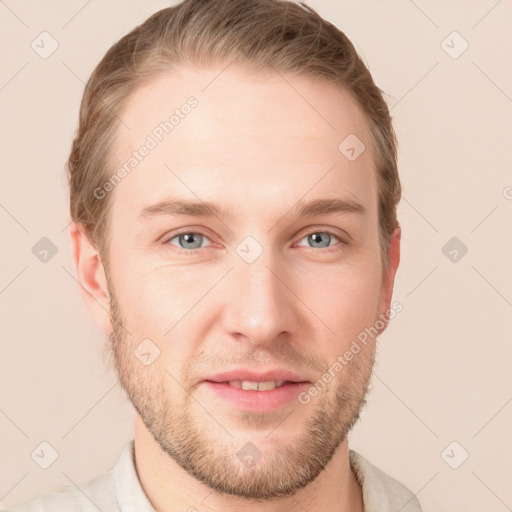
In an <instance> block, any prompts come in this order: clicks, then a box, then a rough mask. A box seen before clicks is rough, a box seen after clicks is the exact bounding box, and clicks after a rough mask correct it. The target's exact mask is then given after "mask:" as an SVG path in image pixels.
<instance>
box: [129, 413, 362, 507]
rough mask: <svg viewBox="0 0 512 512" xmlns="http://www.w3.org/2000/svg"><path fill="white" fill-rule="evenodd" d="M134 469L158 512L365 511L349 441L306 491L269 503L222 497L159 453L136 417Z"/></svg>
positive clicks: (164, 454) (142, 424) (138, 417)
mask: <svg viewBox="0 0 512 512" xmlns="http://www.w3.org/2000/svg"><path fill="white" fill-rule="evenodd" d="M135 465H136V470H137V474H138V477H139V480H140V482H141V485H142V488H143V489H144V492H145V494H146V496H147V497H148V499H149V501H150V502H151V504H152V506H153V508H154V509H155V510H156V511H157V512H171V511H175V510H190V511H193V510H197V511H200V512H213V511H215V512H219V511H221V510H222V511H223V512H233V511H235V510H236V511H240V512H252V511H256V510H257V511H258V512H278V511H282V510H286V511H290V512H296V511H297V512H298V511H301V512H303V511H304V510H308V512H320V511H321V512H349V511H350V512H364V507H363V496H362V489H361V486H360V485H359V483H358V481H357V479H356V477H355V475H354V472H353V471H352V470H351V468H350V462H349V457H348V441H347V440H345V441H344V442H343V443H342V444H341V445H340V446H339V447H338V449H337V450H336V452H335V454H334V456H333V457H332V459H331V460H330V461H329V463H328V464H327V466H326V467H325V469H324V470H323V471H322V472H321V473H320V474H319V475H318V477H317V478H316V479H315V480H313V481H312V482H310V483H309V484H308V485H307V486H306V487H304V488H302V489H300V490H299V491H297V492H296V493H295V494H294V495H293V496H290V497H284V498H278V499H274V500H269V501H265V502H258V501H253V500H246V499H243V498H238V497H234V496H226V495H222V494H218V493H217V492H215V491H212V489H210V488H209V487H208V486H206V485H205V484H203V483H202V482H200V481H198V480H196V479H195V478H194V477H193V476H191V475H190V474H189V473H187V472H186V471H185V470H184V469H183V468H182V467H181V466H179V465H178V464H177V463H176V462H175V461H174V459H172V458H171V457H170V456H168V455H167V454H166V453H165V452H163V451H162V450H161V448H160V446H159V445H158V443H157V442H156V441H155V439H154V438H153V436H152V435H151V433H150V432H149V431H148V430H147V428H146V426H145V425H144V423H143V421H142V420H141V418H140V416H139V415H138V414H136V420H135Z"/></svg>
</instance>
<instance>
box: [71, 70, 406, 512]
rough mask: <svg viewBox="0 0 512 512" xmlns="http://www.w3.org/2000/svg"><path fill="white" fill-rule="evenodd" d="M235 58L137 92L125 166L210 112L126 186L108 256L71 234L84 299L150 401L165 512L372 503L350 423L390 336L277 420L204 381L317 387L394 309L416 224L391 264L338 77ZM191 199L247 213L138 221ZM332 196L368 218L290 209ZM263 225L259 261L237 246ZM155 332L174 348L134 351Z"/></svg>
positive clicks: (361, 125)
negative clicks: (156, 138) (231, 375)
mask: <svg viewBox="0 0 512 512" xmlns="http://www.w3.org/2000/svg"><path fill="white" fill-rule="evenodd" d="M221 69H222V68H221V67H219V68H218V69H212V70H198V69H194V70H193V69H182V70H181V71H180V73H179V74H177V73H175V74H173V75H171V74H167V75H163V76H160V77H159V78H158V79H155V80H154V81H153V82H152V83H151V84H149V85H147V86H145V87H144V88H141V89H140V90H138V91H136V93H135V94H134V96H133V97H132V98H131V100H130V102H129V104H128V106H127V108H126V110H125V112H124V113H123V115H122V119H123V121H124V123H126V124H127V125H128V126H129V127H130V128H131V130H127V129H125V128H123V127H122V126H120V128H119V134H118V137H117V142H116V146H115V151H114V152H113V155H114V160H115V166H120V165H122V163H123V162H124V161H126V159H127V158H128V157H129V155H130V154H131V152H132V151H134V150H135V149H136V148H138V147H140V145H141V144H143V143H144V140H145V139H146V137H147V135H148V134H150V133H151V131H152V130H153V129H154V127H155V126H157V125H158V124H159V123H160V122H161V121H163V120H164V119H166V118H168V116H169V115H170V113H171V112H172V111H173V110H174V109H175V108H177V107H179V106H180V105H182V104H183V103H185V101H186V100H187V98H188V97H190V96H194V97H195V98H196V99H197V100H198V106H197V107H196V108H195V109H193V110H192V112H191V113H190V114H189V115H188V116H186V117H185V118H184V119H182V120H181V121H180V124H179V125H178V126H177V127H175V129H174V130H173V131H172V133H171V134H170V135H168V136H167V137H165V138H164V140H163V141H162V142H161V143H160V144H159V145H158V146H157V147H156V148H155V149H153V150H152V151H151V152H150V154H149V155H148V156H147V157H146V158H144V160H143V161H141V162H140V163H139V164H138V166H137V167H136V169H135V170H133V171H132V172H131V173H130V174H129V175H128V176H127V177H126V178H124V179H123V180H122V181H121V182H120V183H119V184H118V185H117V186H116V187H115V189H114V190H113V191H112V192H110V193H112V194H114V196H113V206H112V211H111V218H110V222H111V224H110V228H111V231H110V239H109V244H108V254H106V255H100V254H99V253H98V251H97V250H96V248H95V247H93V246H92V245H91V244H90V243H89V240H88V239H87V237H86V236H85V235H84V234H83V232H82V230H81V229H80V226H77V225H73V227H72V231H71V235H72V242H73V247H74V259H75V263H76V268H77V275H78V278H79V281H80V283H81V285H82V293H83V297H84V300H85V301H86V304H87V306H88V309H89V311H90V313H91V315H92V317H93V318H94V320H95V322H96V323H97V325H98V326H99V327H100V328H101V329H102V330H104V331H105V332H106V333H108V334H109V336H110V340H111V350H112V356H113V361H114V364H115V367H116V371H117V373H118V375H119V378H120V380H121V383H122V385H123V387H124V389H125V390H126V392H127V395H128V397H129V399H130V400H131V402H132V404H133V405H134V407H135V409H136V411H137V415H136V422H135V457H136V468H137V472H138V475H139V478H140V480H141V483H142V486H143V488H144V491H145V492H146V494H147V496H148V498H149V500H150V501H151V503H152V504H153V506H154V507H155V509H156V510H158V511H162V512H165V511H173V510H188V509H189V507H195V509H197V510H199V511H213V510H215V511H220V510H223V511H225V510H228V511H235V510H236V511H252V510H258V511H263V512H273V511H282V510H287V511H296V510H297V511H298V510H304V509H306V510H308V511H309V512H316V511H323V512H325V511H334V510H336V511H351V512H354V511H356V512H357V511H362V510H363V501H362V492H361V487H360V485H359V483H358V482H357V480H356V478H355V476H354V474H353V472H352V471H351V469H350V465H349V458H348V437H347V434H348V432H349V430H350V428H351V427H352V426H353V424H354V422H355V421H356V420H357V419H358V416H359V412H360V410H361V407H362V406H363V405H364V401H365V395H366V392H367V388H368V382H369V380H370V377H371V372H372V365H373V362H374V355H375V341H376V339H375V338H373V339H371V340H369V343H368V344H367V345H366V346H365V347H364V349H363V350H362V351H361V352H360V353H359V354H357V355H356V356H354V358H353V360H352V361H351V362H350V363H349V364H348V365H347V366H346V367H345V368H344V369H343V371H340V372H338V373H335V377H334V378H333V379H332V380H331V381H330V382H329V383H328V384H327V386H326V388H325V389H323V390H322V391H321V392H319V393H318V394H317V395H316V396H314V397H312V398H311V401H310V402H309V403H308V404H305V405H303V404H300V403H298V401H297V402H296V401H294V402H293V403H292V404H290V405H288V406H285V407H283V408H282V409H280V410H278V411H275V412H272V413H269V412H260V413H256V412H242V411H240V410H238V409H237V408H236V407H234V406H233V405H231V404H229V403H227V402H225V401H224V400H222V399H221V398H219V397H217V396H216V395H215V394H213V393H212V392H211V391H210V390H209V389H208V388H207V387H206V386H205V385H204V384H201V380H202V379H204V378H206V377H208V376H211V375H213V374H215V373H217V372H220V371H223V370H228V369H231V368H233V367H249V368H254V369H257V370H262V369H265V368H269V367H272V368H275V367H280V368H287V369H291V370H293V371H295V372H296V373H299V374H300V375H303V376H305V377H307V378H308V379H309V380H311V381H315V380H317V379H319V378H320V377H321V375H322V374H323V373H324V372H325V371H326V370H327V369H328V368H330V367H332V365H333V363H334V362H335V361H336V359H337V357H338V356H339V355H341V354H343V353H345V351H346V350H348V349H349V347H350V345H351V343H352V341H353V340H355V339H356V338H357V335H358V334H359V333H361V332H362V331H364V329H365V328H367V327H370V326H372V325H374V323H375V322H376V320H378V319H379V315H381V314H384V313H385V312H386V311H387V310H389V309H390V303H391V297H392V292H393V283H394V278H395V272H396V270H397V267H398V264H399V252H400V228H399V227H397V228H396V229H395V232H394V233H393V236H392V239H391V242H390V250H389V256H390V263H389V266H388V268H385V269H383V268H381V259H380V248H379V239H378V214H377V206H378V198H377V180H376V171H375V168H374V164H373V162H374V155H373V154H372V148H371V140H370V137H369V130H368V126H367V124H366V120H365V117H364V115H363V113H362V110H361V109H360V107H359V106H358V105H357V104H356V102H355V101H354V100H353V98H352V97H351V96H350V95H349V94H348V93H346V92H344V91H342V90H340V89H338V88H334V86H332V85H328V84H322V83H320V82H319V81H315V80H308V79H306V78H299V77H291V76H286V80H284V78H283V76H284V75H283V76H281V75H279V74H277V73H269V74H263V73H262V72H259V73H258V74H254V73H249V72H248V71H247V70H246V69H242V68H241V67H236V66H234V65H231V66H230V67H228V68H227V69H225V70H224V71H223V72H221V73H220V71H221ZM219 73H220V74H219ZM291 85H293V88H292V87H291ZM294 89H295V90H294ZM351 133H353V134H356V135H357V137H358V138H359V139H360V140H362V141H363V142H364V144H365V145H366V150H365V151H364V152H363V153H362V154H361V155H360V156H359V157H358V158H357V159H356V160H355V161H353V162H351V161H349V160H348V159H347V158H345V156H344V155H342V154H341V153H340V151H339V150H338V145H339V144H340V142H341V141H342V140H343V139H344V138H345V137H347V135H349V134H351ZM164 164H165V165H164ZM115 166H114V167H113V169H117V168H118V167H115ZM176 196H179V198H180V199H191V200H199V199H200V200H202V201H211V202H215V203H218V204H219V205H221V206H225V207H229V208H230V209H231V210H232V211H233V212H234V214H235V215H234V216H233V217H232V218H228V217H225V218H224V217H222V216H218V217H215V216H214V217H211V218H210V217H198V216H195V217H187V216H174V217H173V216H165V215H162V216H157V217H154V218H151V219H146V220H140V219H138V218H137V216H138V214H139V212H140V211H141V210H142V209H143V208H145V207H146V206H149V205H153V204H155V203H157V202H159V201H162V200H163V199H165V198H169V197H176ZM198 198H199V199H198ZM320 198H343V199H349V200H352V201H357V202H358V203H360V204H361V205H363V206H364V208H365V209H366V214H365V215H358V214H355V213H344V214H323V215H320V216H317V217H308V218H299V217H295V216H294V215H293V214H292V207H293V206H294V205H295V204H296V203H297V201H299V200H301V199H303V200H308V201H309V200H313V199H320ZM196 230H199V231H201V233H202V234H204V235H205V236H204V237H201V236H199V239H196V240H195V242H197V244H196V245H195V246H194V245H193V244H194V243H195V242H194V240H193V241H192V245H191V242H190V241H189V242H188V244H187V240H184V239H183V237H178V238H177V237H176V236H177V233H182V232H185V233H187V232H188V233H190V232H197V231H196ZM326 231H328V232H331V233H332V237H331V238H329V235H328V234H326V233H325V232H326ZM315 233H318V235H317V237H316V239H315V238H314V239H313V240H312V239H311V238H308V235H311V234H315ZM249 235H251V236H252V237H254V239H256V240H257V242H258V243H259V244H260V246H261V247H262V249H263V252H262V254H261V255H260V256H259V257H258V258H257V259H256V260H255V261H254V262H252V263H247V262H246V261H244V259H242V258H241V257H240V256H239V254H237V252H236V249H237V247H238V246H239V244H240V243H241V242H242V241H243V240H244V239H245V237H247V236H249ZM318 238H319V241H318ZM315 240H316V243H315ZM191 246H192V247H193V248H190V247H191ZM194 247H197V248H194ZM180 249H181V251H183V253H180V252H179V251H180ZM185 252H188V253H187V254H184V253H185ZM102 256H103V257H102ZM107 261H108V265H107ZM147 338H149V339H150V340H152V343H153V344H154V345H150V346H151V347H153V348H152V349H151V350H153V351H155V350H159V357H157V358H156V359H155V360H154V362H153V363H152V364H150V365H147V366H146V365H144V364H141V362H140V361H139V359H137V358H136V357H135V356H134V353H133V351H134V350H136V349H137V347H138V346H139V344H140V343H141V341H142V340H144V339H147ZM155 347H158V349H156V348H155ZM248 442H251V443H252V444H253V445H255V446H256V447H257V449H258V450H259V452H260V454H261V458H260V460H259V461H258V462H257V463H256V464H255V465H254V466H253V467H252V468H248V467H246V466H245V465H244V464H242V463H241V461H240V460H239V459H238V458H237V455H236V454H237V452H238V450H240V449H241V448H242V447H244V446H245V445H246V444H247V443H248ZM191 510H193V509H191Z"/></svg>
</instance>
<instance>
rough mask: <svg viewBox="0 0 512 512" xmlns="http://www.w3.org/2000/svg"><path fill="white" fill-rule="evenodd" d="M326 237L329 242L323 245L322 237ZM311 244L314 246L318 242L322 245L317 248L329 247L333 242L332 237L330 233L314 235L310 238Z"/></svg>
mask: <svg viewBox="0 0 512 512" xmlns="http://www.w3.org/2000/svg"><path fill="white" fill-rule="evenodd" d="M322 236H324V237H325V238H326V240H327V242H324V243H322V241H321V237H322ZM308 239H309V242H310V243H312V244H315V243H317V242H319V243H320V245H319V246H318V245H317V246H316V247H328V246H329V243H330V241H331V235H329V233H313V234H312V235H309V236H308Z"/></svg>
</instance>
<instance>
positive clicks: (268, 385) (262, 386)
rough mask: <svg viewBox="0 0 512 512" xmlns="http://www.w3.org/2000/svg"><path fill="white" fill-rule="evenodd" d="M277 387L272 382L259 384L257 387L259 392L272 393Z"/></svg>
mask: <svg viewBox="0 0 512 512" xmlns="http://www.w3.org/2000/svg"><path fill="white" fill-rule="evenodd" d="M276 387H277V383H276V381H274V380H269V381H267V382H260V383H259V385H258V390H259V391H272V390H273V389H275V388H276Z"/></svg>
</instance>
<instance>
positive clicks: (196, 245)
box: [178, 233, 202, 249]
mask: <svg viewBox="0 0 512 512" xmlns="http://www.w3.org/2000/svg"><path fill="white" fill-rule="evenodd" d="M201 236H202V235H201V234H199V233H185V234H183V235H179V237H178V239H179V241H180V245H181V246H182V247H183V248H184V249H197V248H199V247H201ZM194 238H196V242H195V243H194V242H193V239H194ZM197 239H199V243H198V242H197ZM182 240H185V243H186V244H192V247H191V246H190V245H188V246H187V245H186V246H184V245H183V244H182V243H181V242H182Z"/></svg>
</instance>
